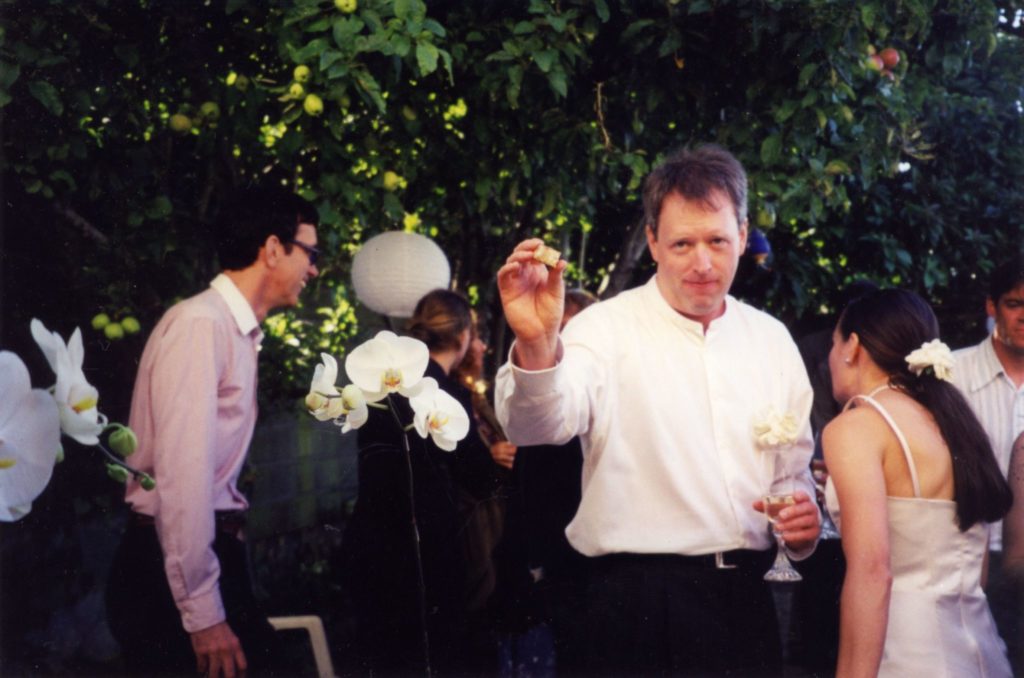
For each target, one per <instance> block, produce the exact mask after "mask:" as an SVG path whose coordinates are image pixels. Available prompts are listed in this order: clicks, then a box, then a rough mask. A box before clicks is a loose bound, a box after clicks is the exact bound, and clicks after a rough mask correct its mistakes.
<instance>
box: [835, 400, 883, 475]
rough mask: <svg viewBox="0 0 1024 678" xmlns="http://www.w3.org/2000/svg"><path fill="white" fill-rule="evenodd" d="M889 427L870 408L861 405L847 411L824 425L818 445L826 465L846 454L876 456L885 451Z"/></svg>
mask: <svg viewBox="0 0 1024 678" xmlns="http://www.w3.org/2000/svg"><path fill="white" fill-rule="evenodd" d="M887 440H888V425H887V424H886V423H885V420H884V419H883V418H882V415H880V414H879V413H878V412H877V411H876V410H875V409H874V408H873V407H870V406H867V407H865V406H861V407H855V408H851V409H848V410H846V411H845V412H843V413H842V414H840V415H839V416H837V417H836V418H835V419H833V420H832V421H830V422H829V423H828V425H826V426H825V428H824V430H823V431H822V433H821V443H822V447H823V448H824V451H825V457H826V460H827V461H828V464H829V466H831V465H832V462H833V460H836V459H837V458H838V457H840V456H846V455H847V454H857V455H858V456H863V455H865V454H871V453H874V454H876V455H877V456H878V457H879V458H881V456H882V455H883V454H884V452H885V446H886V442H887Z"/></svg>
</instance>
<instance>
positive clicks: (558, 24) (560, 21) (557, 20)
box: [548, 15, 569, 33]
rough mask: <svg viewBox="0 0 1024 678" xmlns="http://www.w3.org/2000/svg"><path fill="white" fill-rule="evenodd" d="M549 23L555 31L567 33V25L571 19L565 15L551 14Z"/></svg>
mask: <svg viewBox="0 0 1024 678" xmlns="http://www.w3.org/2000/svg"><path fill="white" fill-rule="evenodd" d="M548 24H550V26H551V27H552V28H553V29H555V32H557V33H565V27H566V26H567V25H568V24H569V20H568V19H566V18H565V17H561V16H554V15H551V16H549V17H548Z"/></svg>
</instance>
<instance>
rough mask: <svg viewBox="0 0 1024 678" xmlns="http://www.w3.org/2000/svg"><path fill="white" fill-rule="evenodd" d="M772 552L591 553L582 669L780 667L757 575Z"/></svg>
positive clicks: (749, 672)
mask: <svg viewBox="0 0 1024 678" xmlns="http://www.w3.org/2000/svg"><path fill="white" fill-rule="evenodd" d="M771 560H772V552H771V551H765V552H758V551H735V552H732V553H731V554H729V555H727V556H726V562H734V563H736V565H737V567H735V569H717V568H716V567H715V562H714V557H713V556H696V557H689V556H676V555H637V554H615V555H610V556H602V557H598V558H593V559H591V562H590V563H589V564H588V565H589V567H588V569H589V574H588V577H589V581H588V594H587V599H586V603H585V611H586V616H585V618H584V619H583V620H582V623H583V628H584V629H585V635H586V639H585V642H586V644H587V650H586V651H585V653H584V656H585V661H586V667H585V668H584V673H585V674H587V675H609V676H632V675H686V676H778V675H781V674H782V645H781V640H780V638H779V632H778V622H777V620H776V616H775V603H774V600H773V598H772V595H771V590H770V589H769V587H768V584H767V583H766V582H765V581H764V580H763V576H764V573H765V571H766V570H767V569H768V568H769V567H770V565H771Z"/></svg>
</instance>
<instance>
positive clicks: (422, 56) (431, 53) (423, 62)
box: [416, 42, 439, 75]
mask: <svg viewBox="0 0 1024 678" xmlns="http://www.w3.org/2000/svg"><path fill="white" fill-rule="evenodd" d="M438 56H439V55H438V51H437V47H434V46H433V45H432V44H430V43H429V42H420V43H417V44H416V62H417V63H418V64H419V67H420V74H421V75H428V74H430V73H433V72H434V71H436V70H437V57H438Z"/></svg>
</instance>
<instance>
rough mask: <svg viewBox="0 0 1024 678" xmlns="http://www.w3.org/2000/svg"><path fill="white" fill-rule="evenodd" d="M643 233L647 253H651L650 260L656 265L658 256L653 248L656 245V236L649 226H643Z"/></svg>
mask: <svg viewBox="0 0 1024 678" xmlns="http://www.w3.org/2000/svg"><path fill="white" fill-rule="evenodd" d="M644 233H645V234H646V235H647V251H648V252H650V253H651V259H654V261H655V263H657V261H658V254H657V250H656V249H655V247H656V246H657V244H658V236H657V234H656V233H655V232H654V229H653V228H651V225H650V224H647V225H646V226H644Z"/></svg>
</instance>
